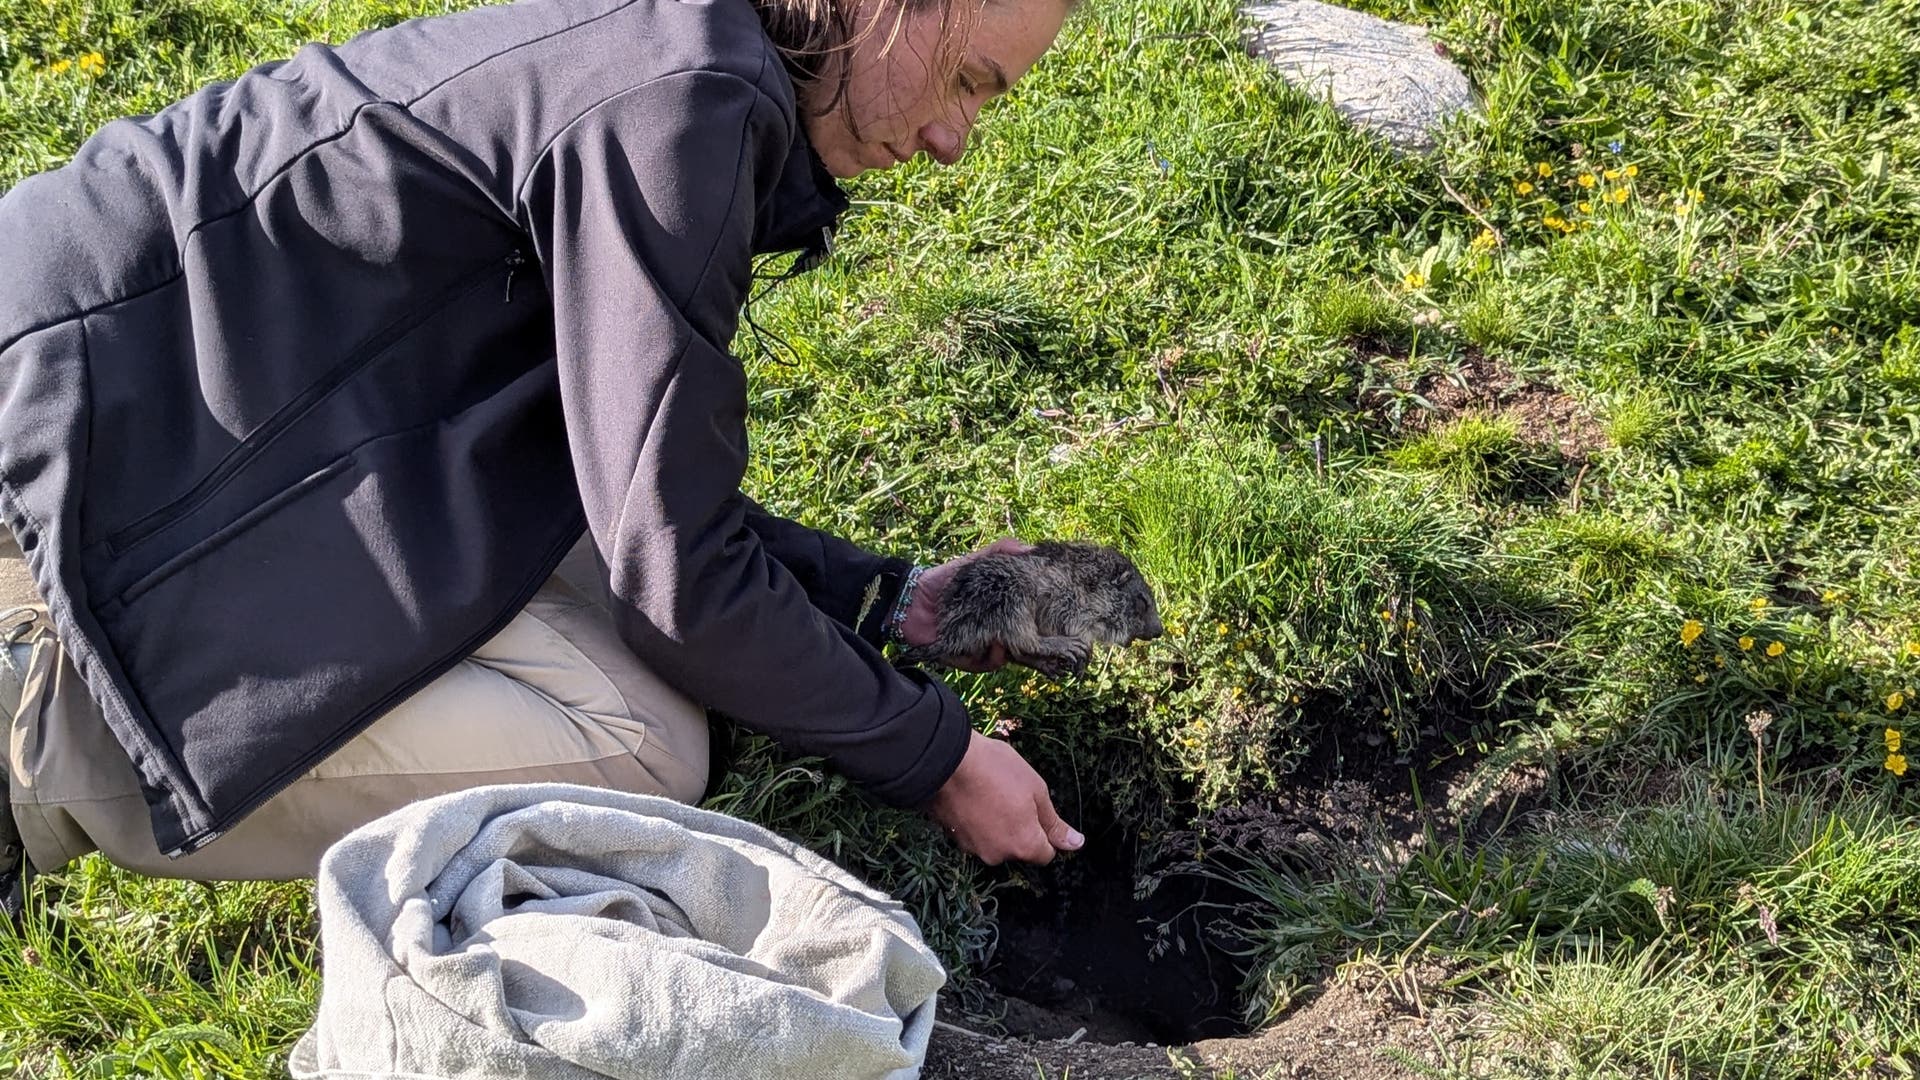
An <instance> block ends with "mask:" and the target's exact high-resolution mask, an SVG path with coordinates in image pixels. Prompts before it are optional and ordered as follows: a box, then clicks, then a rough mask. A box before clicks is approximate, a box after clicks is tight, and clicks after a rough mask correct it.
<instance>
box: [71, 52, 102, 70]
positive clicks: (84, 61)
mask: <svg viewBox="0 0 1920 1080" xmlns="http://www.w3.org/2000/svg"><path fill="white" fill-rule="evenodd" d="M74 62H75V63H76V64H78V65H79V67H80V70H81V71H83V72H85V73H86V74H88V75H98V74H100V73H101V72H103V71H105V70H107V58H106V57H104V56H101V55H100V54H99V53H97V52H90V53H88V54H87V55H85V56H83V57H81V58H80V59H79V60H76V61H74Z"/></svg>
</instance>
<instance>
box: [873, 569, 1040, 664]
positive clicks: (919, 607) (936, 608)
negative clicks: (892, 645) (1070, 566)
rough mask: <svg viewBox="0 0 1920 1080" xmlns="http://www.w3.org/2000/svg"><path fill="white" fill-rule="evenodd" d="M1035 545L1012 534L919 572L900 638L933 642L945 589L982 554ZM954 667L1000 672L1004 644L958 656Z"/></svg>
mask: <svg viewBox="0 0 1920 1080" xmlns="http://www.w3.org/2000/svg"><path fill="white" fill-rule="evenodd" d="M1032 550H1033V545H1032V544H1029V543H1026V542H1024V541H1021V540H1017V539H1015V538H1013V537H1011V536H1008V537H1003V538H1001V539H999V540H995V541H994V542H993V543H991V544H988V545H987V546H986V547H983V548H981V549H980V550H979V551H975V552H973V553H971V554H968V555H962V556H960V557H959V558H957V559H950V560H948V561H947V562H943V563H941V564H940V565H939V566H934V567H929V568H928V569H927V570H926V571H925V572H923V573H922V574H921V575H920V583H919V584H918V585H916V586H914V590H913V602H912V603H911V604H909V605H908V606H907V614H906V617H905V618H903V619H901V620H900V637H901V638H902V640H904V641H905V642H906V643H907V644H909V645H931V644H933V642H934V639H935V638H936V637H938V636H939V629H940V597H941V595H942V594H944V593H945V592H946V589H947V583H948V582H950V581H952V580H953V575H954V573H955V572H956V571H958V570H959V569H960V567H962V566H964V565H965V564H966V563H968V562H969V561H971V560H973V559H977V558H979V557H980V556H982V555H998V554H1003V553H1004V554H1013V555H1018V554H1021V553H1022V552H1027V551H1032ZM952 663H953V666H954V667H957V668H959V669H960V670H961V671H998V670H1000V669H1001V668H1002V667H1005V666H1006V663H1007V649H1006V646H1005V645H1002V644H1001V643H999V642H997V641H996V642H994V643H993V644H992V645H989V646H987V651H986V652H985V653H982V654H980V655H978V656H968V657H955V658H953V661H952Z"/></svg>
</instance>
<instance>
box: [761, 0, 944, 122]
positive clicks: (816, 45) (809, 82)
mask: <svg viewBox="0 0 1920 1080" xmlns="http://www.w3.org/2000/svg"><path fill="white" fill-rule="evenodd" d="M981 2H982V0H879V2H878V3H877V4H876V5H875V7H874V14H873V18H872V19H871V20H869V21H868V23H867V24H866V25H865V26H855V25H854V21H855V17H856V14H857V11H858V9H859V7H860V0H753V6H754V10H755V11H757V12H759V15H760V25H761V26H763V27H765V28H766V31H767V37H768V38H770V39H771V40H772V41H773V47H774V48H775V49H776V50H778V51H779V53H780V56H781V58H782V59H783V60H785V61H786V65H787V73H788V74H789V75H791V76H792V77H793V80H794V84H795V86H796V87H797V88H798V89H799V91H800V96H801V107H802V108H803V109H804V108H805V107H806V105H807V102H808V101H809V99H814V100H816V102H817V103H816V105H815V111H816V112H817V113H819V114H820V115H822V116H824V115H826V114H827V113H830V112H832V111H833V110H834V108H835V107H837V106H838V105H839V104H840V102H841V99H843V98H844V97H845V96H846V93H847V82H848V80H849V79H850V78H851V77H852V70H851V67H850V65H848V64H845V63H842V64H837V65H836V64H833V63H832V60H833V59H834V57H835V56H836V55H839V56H844V55H846V54H849V53H851V52H852V51H853V47H854V46H855V45H856V44H858V43H859V42H860V41H862V40H864V39H865V38H866V36H867V35H869V34H876V33H877V34H884V35H886V37H887V38H888V41H889V44H891V42H892V39H893V38H894V37H896V36H897V35H898V34H899V33H900V29H901V24H902V23H903V22H905V20H906V18H907V16H908V15H914V14H919V13H921V12H924V11H932V10H937V11H939V13H940V21H941V24H942V25H943V26H950V25H951V20H952V17H953V12H954V10H955V9H956V8H957V7H958V6H959V5H961V4H968V3H981ZM955 44H956V43H955V42H954V41H953V40H952V35H951V34H943V35H942V36H941V43H940V57H939V62H940V63H941V64H943V65H945V64H948V63H951V64H953V66H954V67H956V68H957V67H958V59H957V57H958V55H959V54H958V50H957V49H955V48H954V45H955ZM827 78H832V79H833V81H834V85H833V86H832V87H831V92H830V93H826V94H824V95H823V94H821V93H819V91H820V90H821V89H825V88H824V87H822V85H821V84H822V82H823V80H825V79H827Z"/></svg>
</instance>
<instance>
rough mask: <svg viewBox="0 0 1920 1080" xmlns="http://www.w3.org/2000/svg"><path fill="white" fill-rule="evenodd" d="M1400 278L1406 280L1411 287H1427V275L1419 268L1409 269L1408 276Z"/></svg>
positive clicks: (1408, 286)
mask: <svg viewBox="0 0 1920 1080" xmlns="http://www.w3.org/2000/svg"><path fill="white" fill-rule="evenodd" d="M1400 280H1401V281H1403V282H1405V283H1406V286H1407V288H1409V289H1420V288H1425V287H1426V284H1427V276H1426V275H1425V274H1422V273H1421V272H1420V271H1418V270H1409V271H1407V273H1406V276H1405V277H1403V278H1401V279H1400Z"/></svg>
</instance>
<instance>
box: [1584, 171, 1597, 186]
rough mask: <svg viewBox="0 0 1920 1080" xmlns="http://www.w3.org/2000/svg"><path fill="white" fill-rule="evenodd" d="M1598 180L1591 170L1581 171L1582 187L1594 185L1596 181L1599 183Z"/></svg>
mask: <svg viewBox="0 0 1920 1080" xmlns="http://www.w3.org/2000/svg"><path fill="white" fill-rule="evenodd" d="M1597 182H1598V181H1596V180H1595V179H1594V176H1593V174H1592V173H1590V172H1583V173H1581V174H1580V186H1581V187H1592V186H1593V185H1594V184H1595V183H1597Z"/></svg>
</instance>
